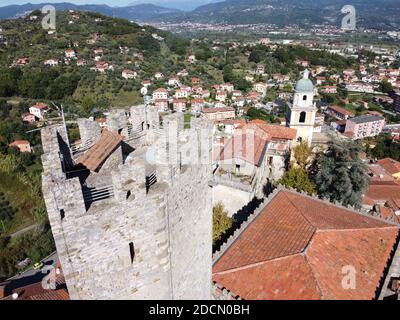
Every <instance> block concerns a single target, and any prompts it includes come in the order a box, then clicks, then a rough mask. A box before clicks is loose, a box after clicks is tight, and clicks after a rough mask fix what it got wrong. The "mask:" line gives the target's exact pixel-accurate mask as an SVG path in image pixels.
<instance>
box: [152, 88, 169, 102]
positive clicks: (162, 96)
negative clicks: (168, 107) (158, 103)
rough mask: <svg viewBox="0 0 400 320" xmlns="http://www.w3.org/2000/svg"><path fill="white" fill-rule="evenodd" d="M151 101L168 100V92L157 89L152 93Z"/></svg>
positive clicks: (163, 89)
mask: <svg viewBox="0 0 400 320" xmlns="http://www.w3.org/2000/svg"><path fill="white" fill-rule="evenodd" d="M153 100H168V91H167V89H165V88H158V89H157V90H155V91H154V92H153Z"/></svg>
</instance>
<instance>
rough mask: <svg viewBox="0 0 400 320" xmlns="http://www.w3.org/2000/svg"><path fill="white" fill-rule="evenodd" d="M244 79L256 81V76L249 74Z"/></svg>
mask: <svg viewBox="0 0 400 320" xmlns="http://www.w3.org/2000/svg"><path fill="white" fill-rule="evenodd" d="M244 79H245V80H246V81H248V82H254V77H253V76H252V75H249V74H247V75H246V76H245V77H244Z"/></svg>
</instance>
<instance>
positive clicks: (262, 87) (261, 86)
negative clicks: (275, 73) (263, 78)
mask: <svg viewBox="0 0 400 320" xmlns="http://www.w3.org/2000/svg"><path fill="white" fill-rule="evenodd" d="M253 89H254V91H256V92H258V93H261V95H262V96H263V97H264V96H265V95H266V94H267V84H266V83H264V82H257V83H256V84H255V85H254V87H253Z"/></svg>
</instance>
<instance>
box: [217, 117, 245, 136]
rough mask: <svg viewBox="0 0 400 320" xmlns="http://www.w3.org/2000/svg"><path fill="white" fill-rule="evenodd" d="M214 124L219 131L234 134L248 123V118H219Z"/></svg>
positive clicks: (229, 134)
mask: <svg viewBox="0 0 400 320" xmlns="http://www.w3.org/2000/svg"><path fill="white" fill-rule="evenodd" d="M214 125H215V126H216V127H217V129H218V130H219V131H223V132H224V133H225V134H226V135H228V136H232V135H233V134H234V132H235V130H238V129H241V128H243V127H244V126H245V125H246V120H243V119H235V120H218V121H215V122H214Z"/></svg>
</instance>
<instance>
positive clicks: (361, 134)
mask: <svg viewBox="0 0 400 320" xmlns="http://www.w3.org/2000/svg"><path fill="white" fill-rule="evenodd" d="M384 127H385V118H384V117H381V116H371V115H364V116H359V117H355V118H351V119H348V120H347V122H346V129H345V134H346V135H348V136H349V137H351V138H352V139H354V140H357V139H364V138H368V137H375V136H378V135H379V134H380V133H381V132H382V130H383V128H384Z"/></svg>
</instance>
